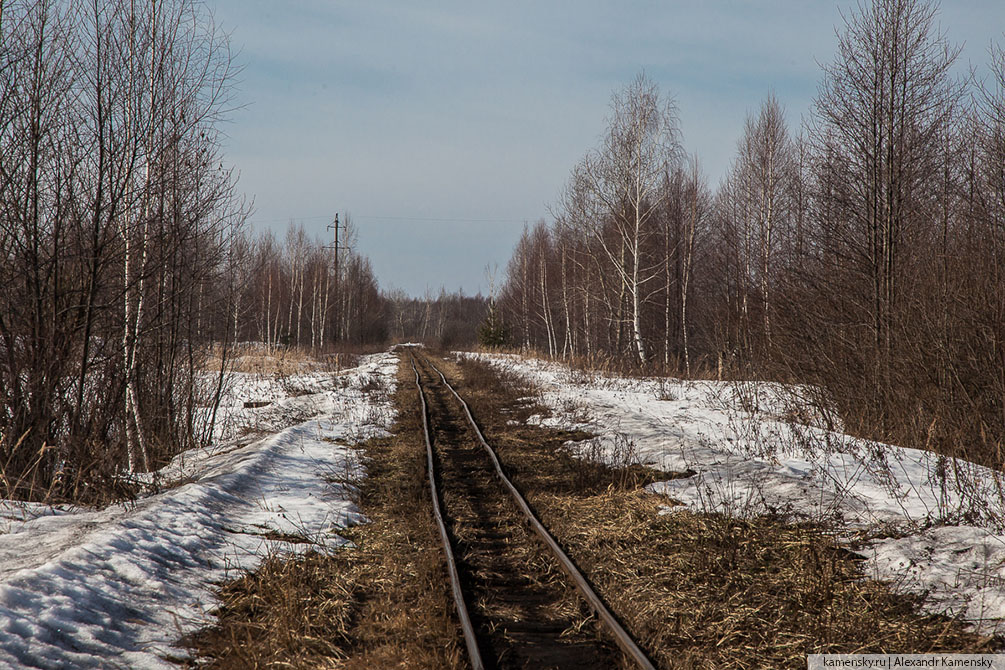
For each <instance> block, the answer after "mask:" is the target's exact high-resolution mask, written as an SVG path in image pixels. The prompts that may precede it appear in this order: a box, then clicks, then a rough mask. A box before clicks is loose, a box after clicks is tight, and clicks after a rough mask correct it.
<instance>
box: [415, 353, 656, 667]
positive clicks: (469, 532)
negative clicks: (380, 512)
mask: <svg viewBox="0 0 1005 670" xmlns="http://www.w3.org/2000/svg"><path fill="white" fill-rule="evenodd" d="M410 356H411V364H412V369H413V371H414V372H415V384H416V387H417V390H418V394H419V399H420V401H421V405H422V413H423V428H424V433H425V443H426V456H427V467H428V472H429V482H430V490H431V493H432V500H433V509H434V516H435V517H436V521H437V525H438V527H439V530H440V537H441V540H442V542H443V546H444V553H445V556H446V562H447V570H448V573H449V576H450V581H451V590H452V592H453V597H454V602H455V605H456V610H457V615H458V618H459V620H460V625H461V629H462V631H463V633H464V639H465V644H466V646H467V649H468V656H469V658H470V660H471V665H472V667H473V668H475V670H481V669H482V668H542V669H546V668H576V669H577V670H582V669H583V668H609V667H639V668H645V669H653V668H654V666H653V665H652V663H651V662H650V661H649V659H648V658H647V657H646V655H645V654H644V653H643V652H642V650H641V649H640V648H639V647H638V645H637V644H636V643H635V641H634V640H633V639H632V638H631V636H630V635H629V634H628V633H627V632H626V631H625V630H624V628H623V627H622V626H621V624H620V622H619V621H618V619H617V617H615V616H614V614H613V613H612V612H611V611H610V610H609V609H608V608H607V606H606V604H605V603H604V602H603V600H602V599H601V598H600V597H599V596H598V595H597V594H596V593H595V592H594V591H593V588H592V587H591V586H590V584H589V582H588V580H587V579H586V578H585V577H584V576H583V575H582V573H581V572H580V571H579V569H578V568H577V567H576V566H575V564H574V563H573V562H572V560H571V559H570V558H569V557H568V556H567V555H566V554H565V552H564V551H563V550H562V549H561V547H560V546H559V545H558V543H557V542H556V541H555V539H554V538H553V537H552V536H551V534H550V533H549V532H548V531H547V529H546V528H545V527H544V526H543V525H542V524H541V522H540V520H538V518H537V516H536V515H535V514H534V512H533V510H532V509H531V507H530V506H529V505H528V504H527V501H526V500H524V498H523V496H522V495H521V494H520V492H519V491H518V490H517V488H516V487H515V486H514V485H513V483H512V482H511V481H510V480H509V479H508V477H507V476H506V474H505V471H504V469H503V467H502V465H501V463H500V461H499V458H498V456H497V455H496V453H495V451H494V450H493V449H492V447H491V446H489V444H488V442H487V441H486V440H485V437H484V435H483V434H482V433H481V430H480V429H479V427H478V424H477V423H476V421H475V419H474V417H473V415H472V413H471V409H470V407H469V406H468V404H467V403H466V402H465V401H464V400H463V398H461V396H460V395H459V394H458V393H457V391H456V390H455V389H454V388H453V386H451V385H450V383H449V382H448V381H447V378H446V377H445V376H444V375H443V373H441V372H440V370H439V369H437V368H436V366H435V365H434V364H433V363H432V361H430V360H429V359H428V358H427V357H426V356H425V355H423V354H421V353H419V352H410ZM563 573H564V574H563ZM573 587H574V589H575V591H573ZM591 612H592V614H591ZM615 645H616V646H615Z"/></svg>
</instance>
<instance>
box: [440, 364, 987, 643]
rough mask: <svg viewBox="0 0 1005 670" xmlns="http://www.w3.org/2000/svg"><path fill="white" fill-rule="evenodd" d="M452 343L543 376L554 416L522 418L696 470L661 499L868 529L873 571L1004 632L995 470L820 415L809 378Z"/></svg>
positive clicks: (596, 451) (633, 457) (619, 459)
mask: <svg viewBox="0 0 1005 670" xmlns="http://www.w3.org/2000/svg"><path fill="white" fill-rule="evenodd" d="M458 355H461V356H463V355H469V356H478V357H481V358H483V359H485V360H487V361H489V362H491V363H492V364H493V365H495V366H497V367H499V368H502V369H506V370H509V371H511V372H515V373H517V374H519V375H522V376H523V377H525V378H527V379H528V380H529V381H531V382H533V383H534V384H535V385H536V386H537V387H538V388H540V389H541V397H540V398H539V400H540V401H541V403H542V404H543V405H545V406H546V407H548V408H549V409H550V410H551V416H548V417H542V416H540V415H535V416H532V417H531V418H530V419H529V423H537V424H541V425H546V426H556V427H561V428H566V429H570V430H583V431H587V432H589V433H592V434H593V435H595V436H596V437H595V438H593V439H591V440H588V441H586V442H583V443H570V444H569V445H568V447H569V449H570V451H572V452H573V453H574V454H578V455H580V456H583V457H593V458H601V459H603V460H606V461H607V462H611V463H615V464H622V465H627V464H631V463H640V464H644V465H650V466H652V467H655V468H659V469H662V470H665V471H673V472H690V473H693V474H692V476H689V477H684V478H679V479H672V480H669V481H664V482H658V483H655V484H651V485H650V486H649V487H648V488H649V490H650V491H651V492H652V493H654V494H659V495H663V496H666V497H667V498H668V506H667V507H665V508H664V512H665V513H672V512H673V511H674V510H676V509H690V510H692V511H697V512H712V513H723V514H728V515H734V516H754V515H760V514H765V513H776V514H783V515H786V516H787V517H789V518H793V519H796V520H811V521H817V522H821V523H825V524H829V525H832V526H833V527H835V528H836V529H837V530H838V532H840V533H842V534H843V535H844V536H845V537H848V538H851V537H856V538H861V537H872V538H874V539H872V540H871V541H870V542H869V543H868V544H867V546H866V548H865V549H864V550H860V553H862V554H863V555H865V557H866V560H865V561H864V567H863V569H864V570H865V572H866V574H867V575H868V576H871V577H874V578H876V579H881V580H885V581H889V582H891V583H893V584H894V585H895V586H896V587H897V588H902V589H905V590H907V591H910V592H915V593H921V594H925V595H926V596H927V600H926V607H927V608H928V609H929V610H930V611H933V612H947V613H949V614H950V615H953V616H959V617H961V618H962V619H964V620H966V621H968V622H971V623H973V624H974V625H975V626H976V627H977V628H978V629H979V630H981V631H984V632H989V633H990V632H1005V503H1003V495H1005V493H1003V491H1005V488H1003V486H1005V482H1003V476H1002V473H1001V472H997V471H994V470H990V469H988V468H985V467H982V466H979V465H976V464H974V463H970V462H967V461H963V460H959V459H949V458H944V457H940V456H938V455H936V454H933V453H931V452H927V451H922V450H918V449H911V448H904V447H898V446H894V445H888V444H880V443H877V442H872V441H869V440H862V439H857V438H854V437H851V436H849V435H846V434H844V433H841V432H840V431H839V430H834V429H828V427H827V425H826V421H825V420H824V417H823V416H822V413H820V412H814V411H811V410H812V406H811V405H808V402H807V399H808V398H811V397H812V396H813V395H814V394H813V389H808V388H800V387H784V386H781V385H778V384H767V383H752V382H743V383H730V382H714V381H711V382H710V381H701V382H693V381H684V380H665V379H632V378H622V377H616V376H603V375H593V374H585V373H582V372H579V371H573V370H570V369H569V368H567V367H566V366H563V365H559V364H556V363H550V362H546V361H541V360H536V359H523V358H520V357H517V356H510V355H487V354H458ZM796 416H798V417H800V418H801V419H802V421H803V423H799V422H796V421H795V420H794V419H793V418H792V417H796ZM832 423H834V422H833V421H832ZM833 428H840V427H839V426H833Z"/></svg>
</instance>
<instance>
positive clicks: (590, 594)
mask: <svg viewBox="0 0 1005 670" xmlns="http://www.w3.org/2000/svg"><path fill="white" fill-rule="evenodd" d="M426 362H427V364H428V365H429V366H430V367H431V368H433V370H434V371H435V372H436V374H438V375H439V376H440V381H442V382H443V385H444V386H446V387H447V388H448V389H449V390H450V392H451V393H452V394H453V395H454V397H455V398H456V399H457V401H458V402H459V403H460V404H461V407H463V408H464V414H465V415H467V418H468V422H469V423H470V424H471V427H472V428H473V429H474V431H475V435H477V436H478V441H479V442H481V445H482V447H483V448H484V449H485V451H486V452H487V453H488V455H489V458H491V459H492V464H493V465H494V466H495V470H496V474H497V475H498V476H499V479H500V480H501V481H502V483H503V486H505V487H506V489H507V490H508V491H509V492H510V495H511V496H512V497H513V500H514V502H516V504H517V507H519V508H520V510H521V511H522V512H523V513H524V516H525V517H526V518H527V521H528V522H529V523H530V525H531V528H533V529H534V532H535V533H537V535H538V536H539V537H540V538H541V539H542V540H543V541H544V543H545V544H546V545H547V546H548V548H549V549H551V552H552V553H553V554H554V555H555V558H557V559H558V562H559V564H560V565H561V566H562V569H563V570H565V572H566V574H568V575H569V577H570V578H571V579H572V581H573V582H574V583H575V585H576V588H577V589H579V592H580V594H582V596H583V597H584V598H585V599H586V602H587V603H589V605H590V607H591V608H592V609H593V611H594V612H595V613H596V614H597V616H598V617H599V618H600V619H601V620H602V621H603V622H604V623H605V624H607V628H608V629H609V630H610V631H611V634H612V635H614V640H615V642H617V644H618V646H619V647H621V651H623V652H624V653H625V654H626V655H627V656H628V657H629V658H631V659H632V660H633V661H635V663H636V664H637V665H638V667H640V668H642V669H643V670H656V668H655V666H654V665H653V663H652V661H650V660H649V657H648V656H646V654H645V652H643V651H642V649H641V648H640V647H639V645H638V644H637V643H636V642H635V640H634V639H633V638H632V636H631V635H630V634H629V633H628V631H626V630H625V628H624V626H622V625H621V622H620V621H618V618H617V617H616V616H614V613H613V612H611V610H610V609H609V608H608V607H607V604H606V603H604V601H603V599H602V598H601V597H600V596H599V595H598V594H597V592H596V591H594V590H593V587H592V586H591V585H590V582H589V581H588V580H587V579H586V577H585V576H584V575H583V573H582V572H580V571H579V568H577V567H576V564H575V563H574V562H573V561H572V559H571V558H569V556H568V554H566V553H565V551H564V550H563V549H562V547H561V546H559V544H558V542H557V541H555V538H554V537H552V535H551V533H549V532H548V529H547V528H545V527H544V524H542V523H541V521H540V520H539V519H538V518H537V514H535V513H534V510H533V509H532V508H531V506H530V505H529V504H528V503H527V500H526V499H525V498H524V497H523V495H522V494H521V493H520V491H519V490H517V488H516V486H514V485H513V482H512V481H510V479H509V477H507V476H506V473H505V471H504V470H503V467H502V463H500V462H499V457H498V456H497V455H496V452H495V450H494V449H493V448H492V447H491V446H489V443H488V442H487V441H486V440H485V436H484V435H483V434H482V430H481V428H479V426H478V423H477V422H476V421H475V418H474V416H473V415H472V414H471V408H470V407H469V406H468V403H467V402H465V401H464V398H462V397H461V396H460V394H459V393H457V391H456V390H455V389H454V387H453V386H451V385H450V382H448V381H447V378H446V377H445V376H444V375H443V373H442V372H440V370H439V369H437V367H436V366H435V365H433V364H432V363H430V362H429V361H426ZM412 367H413V369H414V368H415V363H414V360H413V363H412ZM416 378H418V371H416ZM428 439H429V438H428V433H427V441H428ZM427 443H428V442H427ZM430 462H431V461H430Z"/></svg>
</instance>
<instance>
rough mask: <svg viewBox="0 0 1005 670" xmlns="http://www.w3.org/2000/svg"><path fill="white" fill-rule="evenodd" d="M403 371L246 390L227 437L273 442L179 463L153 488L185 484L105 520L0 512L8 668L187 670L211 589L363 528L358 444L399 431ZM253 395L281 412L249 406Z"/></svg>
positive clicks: (391, 360) (231, 447)
mask: <svg viewBox="0 0 1005 670" xmlns="http://www.w3.org/2000/svg"><path fill="white" fill-rule="evenodd" d="M396 369H397V359H396V358H395V357H394V356H393V355H392V354H379V355H375V356H370V357H366V358H365V359H364V360H363V362H362V363H361V365H360V366H359V367H358V368H355V369H353V370H350V371H347V372H345V373H343V374H342V375H339V376H338V377H335V378H333V377H332V376H331V375H324V374H323V373H315V374H312V375H304V376H303V378H301V379H298V380H296V381H297V383H298V384H299V387H298V388H299V389H300V390H306V391H307V393H305V394H304V395H297V396H295V397H291V396H289V394H288V393H287V394H284V393H283V392H282V390H281V389H279V390H277V384H278V382H276V381H275V380H266V381H264V382H262V383H257V382H256V381H255V380H252V379H247V380H244V383H238V384H236V385H235V387H234V392H233V393H232V394H231V395H229V396H228V398H227V408H228V409H227V411H226V412H225V413H224V414H222V415H221V420H223V421H225V422H229V425H230V428H228V429H227V430H225V431H224V432H225V433H226V434H228V435H229V436H232V435H236V434H237V433H239V432H241V431H242V430H247V429H248V428H249V427H256V428H258V429H261V428H263V427H264V428H266V429H268V430H273V431H276V432H273V433H272V434H270V435H268V436H267V437H264V438H262V439H258V440H257V441H254V442H252V443H250V444H247V441H248V440H247V439H243V440H242V439H241V438H237V437H228V439H227V440H226V441H222V442H220V443H218V444H217V445H215V446H214V447H212V448H209V449H205V450H194V451H191V452H187V453H185V454H182V455H180V456H179V457H177V458H176V459H175V460H174V461H173V462H172V463H171V464H169V465H168V466H167V467H166V468H164V469H163V470H162V471H161V472H159V473H158V476H157V477H156V479H157V480H158V481H162V482H172V481H173V482H182V483H181V484H180V485H178V486H175V487H174V488H169V489H167V490H165V491H163V492H161V493H158V494H156V495H150V496H147V497H144V498H141V499H139V500H137V501H134V502H132V503H128V504H121V505H113V506H111V507H108V508H106V509H103V510H99V511H95V510H83V509H72V508H45V507H43V506H39V505H30V504H24V503H13V502H0V667H2V668H24V667H27V668H107V667H129V668H174V667H177V666H176V665H174V664H172V663H171V662H170V660H169V659H171V658H179V657H185V656H186V655H187V652H186V651H185V650H183V649H178V648H176V647H175V645H176V644H177V643H178V640H179V639H180V638H181V637H182V636H183V635H185V634H186V633H189V632H192V631H194V630H196V629H198V628H199V627H201V626H204V625H206V624H207V623H208V622H210V621H211V611H212V609H213V608H214V607H215V606H216V604H217V603H216V601H215V597H214V594H213V591H214V588H215V587H214V584H217V583H219V582H221V581H223V580H226V579H228V578H233V577H236V576H238V575H239V574H240V572H241V571H244V570H253V569H254V568H255V567H256V566H257V565H258V564H259V563H260V562H261V561H262V560H263V558H265V557H266V556H268V555H269V554H270V553H274V552H277V551H280V552H281V551H291V552H295V551H304V550H307V549H316V550H322V551H323V550H327V549H330V548H333V547H338V546H340V545H342V544H344V543H345V542H346V541H345V540H344V539H343V538H341V537H340V536H339V535H338V531H339V530H340V529H341V528H344V527H346V526H349V525H352V524H355V523H359V522H361V521H363V520H364V519H363V518H362V516H361V514H360V512H359V510H358V509H357V508H356V506H355V505H354V504H353V503H352V501H351V498H352V493H353V491H354V485H353V482H354V481H358V478H359V477H360V476H362V474H363V473H362V469H361V467H360V464H359V461H358V458H357V457H356V455H355V451H354V449H353V448H352V445H353V443H355V442H356V441H358V440H360V439H365V438H366V437H369V436H373V435H379V434H381V433H383V432H384V431H386V429H387V428H388V427H389V426H390V423H391V421H392V420H393V418H394V412H393V408H392V407H391V405H390V400H389V392H390V391H391V390H392V389H393V386H394V383H395V373H396ZM287 382H288V380H286V381H284V386H283V387H284V388H289V384H288V383H287ZM375 382H376V383H375ZM374 389H384V391H385V392H384V393H383V394H381V393H380V392H378V393H373V392H372V391H373V390H374ZM298 393H299V391H298ZM251 396H254V397H255V398H256V399H258V398H260V397H266V398H268V399H270V400H272V404H271V405H269V406H268V407H261V408H244V404H243V403H244V400H245V399H247V398H249V397H251ZM308 417H309V418H308ZM283 421H285V422H286V427H284V428H282V429H281V430H279V429H278V428H277V426H278V425H279V424H280V423H282V422H283ZM291 424H292V425H291Z"/></svg>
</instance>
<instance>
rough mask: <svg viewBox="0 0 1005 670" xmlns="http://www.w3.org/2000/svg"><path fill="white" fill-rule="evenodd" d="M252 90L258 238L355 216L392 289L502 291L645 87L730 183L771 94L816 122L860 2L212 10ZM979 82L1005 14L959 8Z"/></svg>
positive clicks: (956, 22) (957, 19) (963, 0)
mask: <svg viewBox="0 0 1005 670" xmlns="http://www.w3.org/2000/svg"><path fill="white" fill-rule="evenodd" d="M206 4H207V7H208V9H209V10H210V12H211V13H212V15H213V17H214V20H215V21H216V24H217V27H218V28H219V29H222V30H223V31H225V32H226V33H228V34H229V35H230V44H231V47H232V49H233V50H234V58H235V63H236V65H237V66H238V67H239V68H240V74H239V75H238V77H237V79H236V80H235V82H234V86H235V89H234V98H235V102H236V104H237V106H238V107H237V109H235V110H234V111H233V113H232V114H231V115H230V117H229V121H228V122H227V123H226V124H225V126H224V127H223V131H224V133H225V134H226V140H225V142H226V145H225V151H226V156H227V160H228V161H229V162H230V163H231V164H232V165H233V166H234V167H235V168H236V170H237V171H238V173H239V175H240V181H239V184H238V186H239V189H240V190H241V191H242V192H244V193H246V194H247V196H248V197H249V199H252V200H253V201H254V213H253V215H252V217H251V219H250V225H251V227H252V228H253V229H254V230H258V231H264V230H267V229H271V230H273V231H274V232H275V233H276V235H277V236H279V237H282V236H283V235H284V234H285V231H286V229H287V228H288V226H289V224H290V222H291V221H295V222H298V223H301V224H303V226H304V227H305V228H306V229H307V231H308V233H310V234H311V235H316V236H325V237H326V238H327V236H330V234H331V232H330V231H328V230H327V224H328V223H330V222H331V220H332V217H333V216H334V214H335V213H336V212H339V213H341V214H342V218H343V220H344V218H345V213H348V214H349V216H350V218H351V220H352V222H353V225H354V227H355V229H356V239H355V244H356V248H357V250H358V251H359V252H360V253H362V254H364V255H365V256H367V257H369V258H370V260H371V262H372V264H373V268H374V271H375V273H376V275H377V278H378V281H379V282H380V285H381V287H382V288H383V289H385V290H391V289H400V290H403V291H405V292H406V293H408V294H410V295H412V296H416V297H421V296H423V295H425V294H426V293H427V292H432V293H433V294H436V293H438V292H439V291H440V289H441V287H442V288H445V289H446V290H447V291H455V290H459V289H462V290H463V291H464V292H465V293H466V294H468V295H472V294H474V293H478V292H482V293H483V294H484V293H487V292H488V291H489V287H490V279H491V278H494V282H495V285H496V286H497V287H498V285H499V284H500V283H501V282H502V281H503V279H504V277H505V270H506V263H507V262H508V260H509V258H510V255H511V252H512V250H513V247H514V245H515V244H516V242H517V240H518V239H519V237H520V234H521V232H522V230H523V228H524V226H525V225H528V224H530V225H533V224H534V223H535V222H536V221H538V220H539V219H545V220H548V219H549V218H550V209H549V208H550V206H551V205H552V204H553V203H555V202H556V201H557V199H558V196H559V193H560V191H561V189H562V187H563V186H564V184H565V182H566V181H567V179H568V177H569V174H570V171H571V170H572V168H573V166H574V165H575V164H576V162H578V160H579V159H580V158H581V157H582V156H583V155H584V154H586V153H587V152H588V151H589V150H591V149H592V148H594V147H596V146H597V144H598V143H599V141H600V139H601V137H602V135H603V134H604V131H605V129H606V127H607V118H608V115H609V111H610V109H609V105H610V100H611V96H612V94H613V93H614V92H616V91H618V90H620V89H622V88H623V87H624V86H626V85H627V84H628V83H630V82H631V81H632V80H633V79H634V78H635V76H636V75H638V74H639V72H643V71H644V72H645V74H646V75H647V76H648V77H649V78H650V79H652V80H653V81H655V82H656V83H657V84H658V85H659V86H660V88H661V89H662V91H663V92H664V93H665V94H667V95H669V96H671V97H672V98H673V99H674V100H675V101H676V105H677V107H678V111H679V115H680V126H681V133H682V136H683V143H684V148H685V150H686V151H687V152H688V153H690V154H692V155H697V156H698V158H699V160H700V162H701V165H702V167H703V170H704V172H705V174H706V176H707V178H708V180H709V182H710V183H711V184H712V185H713V186H714V185H715V184H717V183H718V182H719V180H720V179H721V177H722V176H723V175H724V174H725V173H726V171H727V170H728V169H729V164H730V161H731V159H732V156H733V153H734V150H735V147H736V143H737V140H738V139H739V135H740V133H741V131H742V128H743V123H744V120H745V118H746V116H747V115H748V114H750V113H752V112H755V111H756V110H757V109H758V107H759V106H760V103H761V101H762V100H763V99H764V98H765V96H767V95H768V94H770V93H774V95H775V96H776V97H777V98H778V99H779V101H780V102H781V103H782V105H783V106H784V108H785V110H786V113H787V116H788V120H789V124H790V128H792V129H794V130H798V128H799V126H800V124H801V122H802V119H803V118H804V117H805V116H806V115H807V114H808V113H809V111H810V109H811V106H812V101H813V98H814V96H815V94H816V91H817V85H818V84H819V82H820V80H821V64H827V63H830V62H832V61H833V60H834V54H835V50H836V46H837V37H836V35H835V27H836V26H841V25H843V19H842V12H844V13H845V14H847V13H848V12H849V11H850V10H851V9H853V8H854V6H855V5H854V0H852V2H848V1H845V0H841V1H838V2H832V1H830V0H826V1H825V0H687V1H684V0H680V1H669V0H664V1H663V2H656V1H655V0H648V1H646V0H627V1H626V0H622V1H621V2H613V1H601V0H580V1H578V2H569V1H568V0H553V1H551V2H541V1H540V0H537V1H532V0H507V1H505V2H501V1H497V2H470V0H468V1H463V2H462V1H456V0H437V2H435V3H417V2H412V1H405V0H351V1H350V0H291V1H289V2H283V3H277V2H274V1H270V2H265V1H263V0H206ZM939 22H940V24H941V27H942V29H943V30H944V31H945V32H946V34H947V36H948V38H949V39H950V40H951V41H952V42H955V43H963V45H964V51H963V54H962V56H961V63H960V69H961V70H962V69H965V68H966V67H967V66H968V64H970V63H972V64H973V65H974V66H976V67H977V68H978V70H980V68H982V67H983V66H984V65H985V64H986V62H987V60H988V58H987V49H988V46H989V45H990V44H991V42H992V41H997V42H998V43H999V44H1005V38H1003V36H1002V31H1005V2H1002V0H946V1H945V2H943V3H942V9H941V11H940V14H939Z"/></svg>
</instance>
